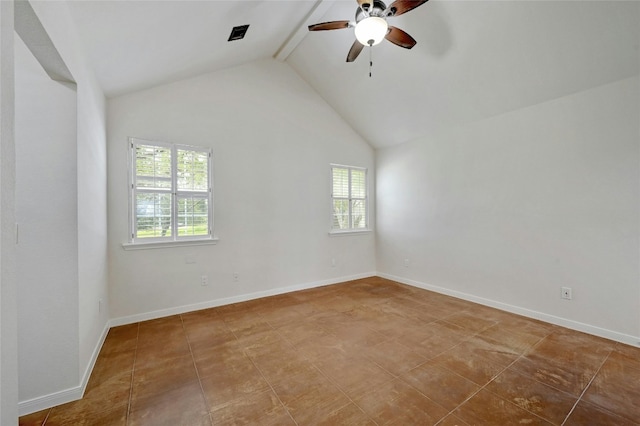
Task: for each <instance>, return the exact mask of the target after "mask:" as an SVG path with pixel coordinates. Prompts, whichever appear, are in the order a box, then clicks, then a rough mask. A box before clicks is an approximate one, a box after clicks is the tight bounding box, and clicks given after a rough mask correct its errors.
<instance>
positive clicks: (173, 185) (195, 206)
mask: <svg viewBox="0 0 640 426" xmlns="http://www.w3.org/2000/svg"><path fill="white" fill-rule="evenodd" d="M130 148H131V153H132V172H131V173H132V176H133V179H132V182H131V203H132V208H133V211H132V212H131V216H132V219H133V220H132V230H131V238H132V240H139V239H151V238H153V239H163V240H177V239H181V237H182V238H186V239H194V238H209V236H210V235H211V225H212V224H211V218H212V208H211V207H212V206H211V201H212V193H211V151H210V150H209V149H206V148H198V147H191V146H185V145H173V144H165V143H159V142H149V141H143V140H140V139H133V138H132V139H131V142H130Z"/></svg>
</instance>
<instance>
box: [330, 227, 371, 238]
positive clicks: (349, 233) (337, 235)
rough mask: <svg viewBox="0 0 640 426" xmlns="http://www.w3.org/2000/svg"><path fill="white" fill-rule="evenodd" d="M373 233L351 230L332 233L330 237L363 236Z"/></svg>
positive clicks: (367, 230) (368, 230)
mask: <svg viewBox="0 0 640 426" xmlns="http://www.w3.org/2000/svg"><path fill="white" fill-rule="evenodd" d="M370 232H371V229H357V230H356V229H349V230H348V231H330V232H329V236H330V237H343V236H346V235H363V234H368V233H370Z"/></svg>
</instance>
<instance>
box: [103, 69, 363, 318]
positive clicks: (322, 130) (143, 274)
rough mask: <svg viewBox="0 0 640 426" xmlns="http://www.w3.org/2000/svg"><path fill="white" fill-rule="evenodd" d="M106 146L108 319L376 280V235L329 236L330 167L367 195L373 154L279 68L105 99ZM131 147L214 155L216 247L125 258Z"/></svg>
mask: <svg viewBox="0 0 640 426" xmlns="http://www.w3.org/2000/svg"><path fill="white" fill-rule="evenodd" d="M107 134H108V153H109V157H108V165H109V173H108V174H109V199H108V206H109V257H110V269H109V272H110V285H111V287H110V290H111V293H110V295H111V304H112V306H111V307H112V316H113V317H114V318H123V317H125V318H129V320H133V319H139V318H140V315H143V314H148V313H152V312H154V311H157V312H155V313H154V314H152V315H151V316H158V315H166V314H167V313H169V312H171V309H172V308H178V307H184V306H193V305H198V306H203V305H202V304H205V305H206V304H207V303H210V302H211V303H215V302H216V301H217V302H220V301H224V300H227V301H228V300H230V298H236V299H237V298H242V297H251V295H255V294H265V293H269V292H273V291H278V289H284V288H291V287H292V286H307V285H315V284H318V283H328V282H334V281H339V280H341V279H343V278H345V277H354V276H361V275H367V274H371V273H373V272H374V271H375V251H374V235H373V232H370V233H367V234H363V235H349V236H341V237H331V236H329V234H328V232H329V225H330V212H331V210H330V188H329V182H330V180H329V164H330V163H340V164H347V165H354V166H361V167H366V168H368V169H369V171H370V173H369V177H370V179H369V184H370V188H371V193H372V194H373V168H374V152H373V150H372V149H371V148H370V146H369V145H368V144H367V143H366V142H365V141H364V140H363V139H361V138H360V137H359V136H358V135H357V134H355V133H354V131H353V130H352V129H351V128H350V127H349V126H348V125H346V124H345V123H344V121H343V120H342V119H341V118H340V117H339V116H338V115H337V114H336V113H335V112H334V111H333V110H332V109H331V108H330V107H329V106H328V105H327V104H326V103H325V102H324V101H323V100H322V99H321V98H320V97H319V96H318V94H317V93H315V92H314V91H313V90H312V89H311V88H310V87H309V86H308V85H307V84H306V83H305V82H304V81H303V80H302V79H301V78H300V77H299V76H298V75H297V74H295V72H293V71H292V70H291V68H289V66H288V65H286V64H283V63H279V62H276V61H274V60H271V59H269V60H263V61H258V62H253V63H249V64H246V65H243V66H240V67H236V68H232V69H227V70H223V71H219V72H215V73H212V74H206V75H203V76H200V77H197V78H193V79H189V80H184V81H181V82H178V83H174V84H169V85H164V86H159V87H157V88H154V89H150V90H145V91H141V92H137V93H133V94H130V95H125V96H122V97H117V98H114V99H110V100H109V101H108V132H107ZM128 137H138V138H142V139H150V140H158V141H166V142H173V143H184V144H191V145H200V146H207V147H211V148H212V149H213V163H214V189H213V190H214V216H215V220H214V222H215V223H214V228H215V234H216V235H217V237H219V242H218V243H217V244H216V245H209V246H198V247H173V248H162V249H152V250H136V251H125V250H123V247H122V243H125V242H127V241H128V189H127V155H128V153H127V152H128V151H127V138H128ZM373 206H374V198H373V197H372V198H371V205H370V207H371V210H372V213H373ZM370 219H371V220H370V222H371V223H372V226H373V224H374V223H375V217H374V215H373V214H372V215H371V217H370ZM332 258H335V259H336V266H335V267H333V266H332V263H331V259H332ZM187 260H189V261H193V262H194V263H187ZM234 272H235V273H238V281H237V282H235V281H234V279H233V274H234ZM201 275H207V276H208V277H209V285H208V286H206V287H203V286H201V284H200V277H201ZM136 315H137V316H136ZM125 321H126V320H125Z"/></svg>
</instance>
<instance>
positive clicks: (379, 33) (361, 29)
mask: <svg viewBox="0 0 640 426" xmlns="http://www.w3.org/2000/svg"><path fill="white" fill-rule="evenodd" d="M388 31H389V24H387V21H386V20H384V19H383V18H379V17H377V16H371V17H369V18H365V19H363V20H362V21H360V22H358V24H357V25H356V29H355V33H356V38H357V39H358V41H359V42H360V43H362V44H363V45H365V46H375V45H376V44H378V43H380V42H381V41H382V40H384V37H385V36H386V35H387V32H388Z"/></svg>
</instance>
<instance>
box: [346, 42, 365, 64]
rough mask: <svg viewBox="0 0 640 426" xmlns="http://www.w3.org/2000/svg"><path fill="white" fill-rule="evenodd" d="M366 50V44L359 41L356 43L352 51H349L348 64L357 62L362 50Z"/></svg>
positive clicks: (352, 46)
mask: <svg viewBox="0 0 640 426" xmlns="http://www.w3.org/2000/svg"><path fill="white" fill-rule="evenodd" d="M363 48H364V44H362V43H360V42H359V41H358V40H356V41H354V42H353V44H352V45H351V49H349V54H348V55H347V62H353V61H355V60H356V58H357V57H358V55H359V54H360V52H362V49H363Z"/></svg>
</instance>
